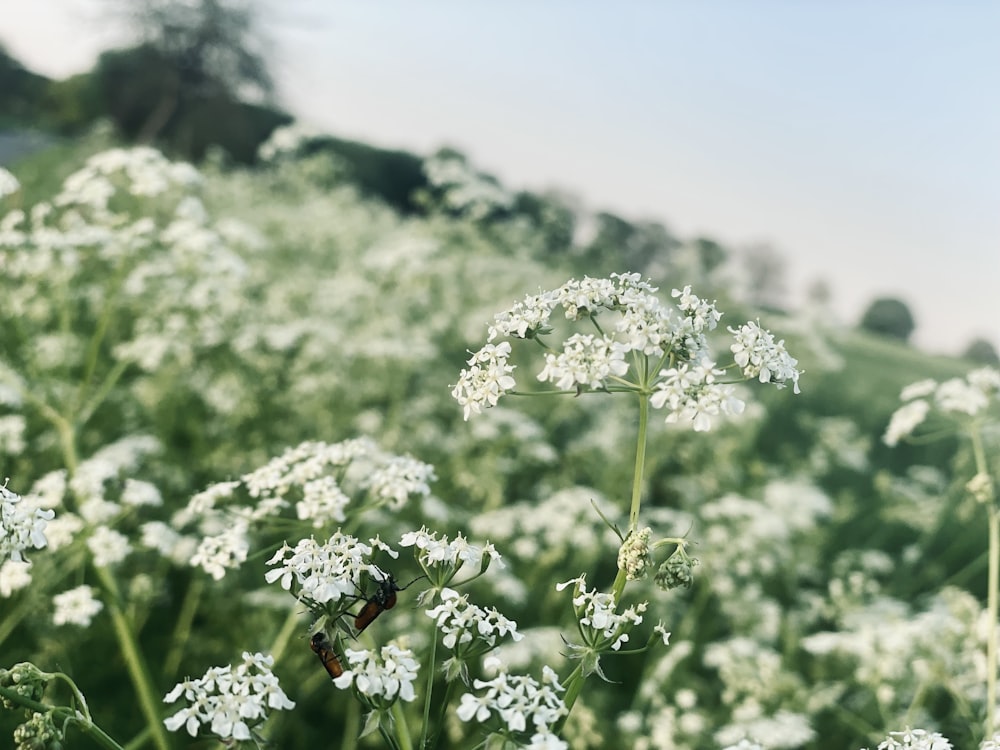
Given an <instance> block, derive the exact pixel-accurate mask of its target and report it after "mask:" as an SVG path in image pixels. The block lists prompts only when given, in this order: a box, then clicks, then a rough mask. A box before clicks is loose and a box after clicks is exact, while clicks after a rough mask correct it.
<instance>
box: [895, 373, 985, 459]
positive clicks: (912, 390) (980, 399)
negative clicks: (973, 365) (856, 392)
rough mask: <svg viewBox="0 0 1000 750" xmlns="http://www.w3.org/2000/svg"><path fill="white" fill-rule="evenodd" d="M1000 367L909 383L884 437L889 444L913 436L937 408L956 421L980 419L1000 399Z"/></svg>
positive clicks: (942, 413) (900, 396)
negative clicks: (961, 376)
mask: <svg viewBox="0 0 1000 750" xmlns="http://www.w3.org/2000/svg"><path fill="white" fill-rule="evenodd" d="M998 397H1000V370H997V369H996V368H995V367H981V368H979V369H977V370H973V371H971V372H970V373H969V374H968V375H966V376H965V377H964V378H951V379H950V380H946V381H944V382H943V383H938V382H937V381H936V380H933V379H931V378H928V379H926V380H920V381H918V382H916V383H911V384H910V385H908V386H906V387H905V388H904V389H903V391H902V393H900V394H899V398H900V400H901V401H903V402H904V404H903V405H902V406H901V407H899V408H898V409H897V410H896V411H895V413H894V414H893V415H892V418H891V419H890V420H889V426H888V427H887V428H886V431H885V435H883V436H882V441H883V442H884V443H885V444H886V445H889V446H893V445H896V444H897V443H899V441H900V440H903V439H904V438H907V437H909V436H910V435H912V434H913V432H914V431H915V430H916V429H917V427H919V426H920V425H921V424H922V423H923V422H924V420H926V419H927V417H928V416H929V415H930V414H931V413H932V412H933V413H937V414H939V415H941V416H942V417H944V418H946V419H948V420H950V421H952V422H967V421H969V420H974V419H977V418H978V417H979V416H980V415H981V414H983V413H985V412H986V411H987V410H988V409H990V408H991V407H992V408H993V409H996V407H997V404H998V402H1000V398H998Z"/></svg>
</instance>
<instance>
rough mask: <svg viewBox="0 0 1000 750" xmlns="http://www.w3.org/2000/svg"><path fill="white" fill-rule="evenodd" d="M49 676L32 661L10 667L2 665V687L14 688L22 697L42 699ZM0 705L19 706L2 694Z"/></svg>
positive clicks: (0, 684) (7, 706) (0, 679)
mask: <svg viewBox="0 0 1000 750" xmlns="http://www.w3.org/2000/svg"><path fill="white" fill-rule="evenodd" d="M48 681H49V678H48V677H47V676H46V675H45V674H43V673H42V671H41V670H39V669H38V667H36V666H35V665H34V664H32V663H30V662H20V663H19V664H15V665H14V666H13V667H11V668H10V669H3V668H2V667H0V687H3V688H7V689H8V690H13V691H14V692H15V693H17V694H18V695H20V696H21V697H22V698H27V699H28V700H33V701H40V700H41V699H42V694H43V693H44V692H45V685H46V683H47V682H48ZM0 706H3V707H4V708H8V709H15V708H19V706H17V705H15V704H14V703H13V701H11V700H10V699H9V698H6V697H4V696H0Z"/></svg>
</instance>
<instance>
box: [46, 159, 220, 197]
mask: <svg viewBox="0 0 1000 750" xmlns="http://www.w3.org/2000/svg"><path fill="white" fill-rule="evenodd" d="M119 176H120V177H122V178H124V180H125V189H126V190H127V192H129V193H130V194H132V195H136V196H155V195H159V194H161V193H164V192H166V191H167V190H169V189H170V188H171V187H174V186H177V187H180V188H190V187H192V186H194V185H197V184H198V183H199V182H200V181H201V175H200V174H199V173H198V170H197V169H195V168H194V167H193V166H191V165H190V164H186V163H184V162H171V161H169V160H168V159H167V158H166V157H165V156H163V154H161V153H160V152H159V151H157V150H156V149H154V148H149V147H141V146H140V147H136V148H129V149H121V148H115V149H111V150H109V151H103V152H101V153H99V154H95V155H94V156H92V157H90V158H89V159H88V160H87V164H86V165H85V166H84V167H83V169H80V170H78V171H77V172H74V173H73V174H71V175H70V176H69V177H67V178H66V180H65V182H64V183H63V189H62V192H61V193H59V195H58V196H56V199H55V205H57V206H87V207H89V208H91V209H94V210H95V211H99V212H106V211H107V209H108V202H109V201H110V199H111V198H112V197H113V196H114V195H115V193H116V192H117V185H116V182H115V181H116V179H117V178H118V177H119Z"/></svg>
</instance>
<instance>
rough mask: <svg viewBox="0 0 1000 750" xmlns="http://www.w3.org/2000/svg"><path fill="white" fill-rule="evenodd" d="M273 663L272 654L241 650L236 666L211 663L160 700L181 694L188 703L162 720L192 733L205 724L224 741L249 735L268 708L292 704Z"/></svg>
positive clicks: (166, 700) (292, 705)
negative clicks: (211, 665) (241, 655)
mask: <svg viewBox="0 0 1000 750" xmlns="http://www.w3.org/2000/svg"><path fill="white" fill-rule="evenodd" d="M273 664H274V657H273V656H264V655H263V654H261V653H255V654H251V653H249V652H246V651H244V652H243V662H242V663H241V664H239V665H238V666H237V667H236V668H235V669H234V668H233V667H232V665H229V664H227V665H226V666H224V667H212V668H211V669H209V670H208V671H207V672H206V673H205V675H204V676H203V677H199V678H197V679H194V680H184V682H181V683H178V684H177V685H176V686H175V687H174V689H173V690H171V691H170V692H169V693H167V695H166V697H164V699H163V702H164V703H173V702H174V701H176V700H177V699H178V698H181V697H183V698H184V699H185V700H186V701H187V702H188V706H187V708H182V709H181V710H180V711H178V712H177V713H175V714H174V715H173V716H171V717H169V718H167V719H164V720H163V723H164V724H165V725H166V727H167V729H169V730H170V731H171V732H176V731H177V730H178V729H180V728H181V727H184V728H185V729H186V730H187V733H188V734H190V735H191V736H192V737H195V736H197V734H198V731H199V730H200V729H201V727H203V726H204V727H207V728H208V729H209V731H210V732H211V733H212V734H214V735H215V736H217V737H218V738H219V739H221V740H224V741H225V740H229V741H232V740H250V739H252V737H253V735H252V734H251V730H252V729H254V728H255V727H257V726H258V725H259V724H262V723H263V722H264V721H265V720H266V719H267V714H268V710H269V709H273V710H275V711H282V710H287V709H290V708H294V707H295V703H294V702H293V701H291V700H289V699H288V696H287V695H285V691H284V690H282V689H281V686H280V685H279V684H278V678H277V677H275V675H274V673H273V672H271V666H272V665H273ZM227 744H228V743H227Z"/></svg>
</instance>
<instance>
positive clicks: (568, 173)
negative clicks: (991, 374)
mask: <svg viewBox="0 0 1000 750" xmlns="http://www.w3.org/2000/svg"><path fill="white" fill-rule="evenodd" d="M26 6H31V7H26ZM107 7H108V5H107V3H100V2H96V0H33V2H32V3H18V4H16V6H13V7H9V8H5V9H4V12H3V13H2V14H0V40H2V41H4V42H5V43H6V44H7V45H8V47H9V48H10V49H11V51H12V52H14V53H15V54H16V55H18V56H20V57H21V58H22V59H24V60H25V61H26V62H28V63H29V64H30V65H32V66H34V67H35V68H36V69H39V70H41V71H42V72H45V73H48V74H53V75H64V74H66V73H69V72H75V71H78V70H83V69H86V68H87V67H89V65H90V63H91V62H92V60H93V58H94V55H95V54H96V52H97V51H98V50H99V49H100V47H101V45H102V44H105V43H107V42H108V41H109V40H111V39H113V38H114V37H113V35H114V33H115V32H114V28H113V27H109V26H108V24H107V23H105V19H104V18H103V17H102V13H103V9H104V8H107ZM264 19H265V23H266V27H267V29H268V32H269V34H270V36H271V38H272V40H273V48H274V61H275V70H276V73H277V76H278V80H279V85H280V87H281V90H282V92H283V97H284V102H285V104H286V106H288V107H289V108H290V109H291V110H292V111H293V112H295V113H296V114H298V115H299V116H301V117H302V118H303V119H304V120H306V121H308V122H310V123H312V124H314V125H316V126H319V127H321V128H323V129H327V130H329V131H331V132H333V133H336V134H338V135H343V136H347V137H354V138H358V139H361V140H366V141H369V142H373V143H377V144H380V145H385V146H393V147H403V148H410V149H414V150H417V151H420V152H429V151H431V150H433V149H435V148H437V147H438V146H441V145H445V144H447V145H453V146H457V147H458V148H460V149H462V150H464V151H465V152H467V153H468V154H469V155H470V156H471V157H472V158H473V160H474V161H475V162H476V163H477V164H478V165H480V166H481V167H482V168H484V169H486V170H487V171H491V172H494V173H495V174H497V175H499V176H500V177H501V178H502V179H504V181H505V182H507V183H508V184H509V185H511V186H514V187H529V188H543V187H561V188H565V189H567V190H569V191H571V192H575V193H577V194H579V195H580V196H581V197H582V198H583V199H584V201H585V203H586V204H587V205H588V206H590V207H593V208H610V209H613V210H615V211H617V212H620V213H621V214H623V215H625V216H628V217H632V218H644V217H648V218H655V219H659V220H662V221H664V222H665V223H666V224H667V225H668V226H669V227H670V228H671V229H672V230H673V231H674V232H676V233H678V234H680V235H682V236H691V235H693V234H707V235H710V236H714V237H716V238H718V239H720V240H722V241H724V242H726V243H727V244H729V245H731V246H734V247H744V246H747V245H751V244H754V243H759V242H767V243H770V244H771V245H772V246H773V247H774V248H775V249H776V250H778V251H779V252H780V253H782V254H783V255H784V256H785V257H786V258H787V259H788V264H789V280H790V281H791V283H792V287H793V301H794V300H795V295H794V292H795V291H797V290H800V289H802V288H804V286H805V285H806V284H807V283H809V282H811V281H813V280H816V279H820V278H821V279H824V280H825V281H827V282H828V283H829V284H830V286H831V287H832V289H833V295H834V299H833V303H834V307H835V308H836V310H837V313H838V315H839V316H840V317H841V319H842V320H844V321H846V322H853V321H855V320H856V319H857V318H858V317H859V316H860V313H861V311H862V310H863V308H864V307H865V305H866V304H867V303H868V302H869V301H870V300H871V299H872V298H874V297H875V296H879V295H892V296H898V297H900V298H902V299H904V300H905V301H906V302H907V303H908V304H909V305H910V306H911V308H912V309H913V310H914V313H915V315H916V318H917V324H918V328H917V333H916V337H915V338H916V341H917V343H918V344H920V345H921V346H923V347H924V348H926V349H928V350H932V351H944V352H956V351H958V350H960V349H961V348H963V347H964V345H965V344H966V343H967V342H968V341H969V340H970V339H971V338H972V337H973V336H985V337H987V338H989V339H991V340H992V341H994V342H995V343H996V345H997V346H998V347H1000V293H998V286H1000V96H998V94H997V92H998V91H1000V44H998V43H997V40H998V39H1000V3H997V2H986V1H985V0H982V1H980V2H967V1H966V2H962V1H961V0H959V1H957V2H948V3H945V2H933V3H932V2H920V1H919V0H915V1H910V2H902V1H896V0H876V1H873V2H860V1H853V0H847V1H846V2H835V3H834V2H830V3H820V2H792V0H786V1H784V2H777V1H764V0H742V1H740V2H737V1H736V0H732V1H730V2H725V1H721V0H720V1H717V2H712V3H695V2H671V1H668V0H664V1H662V2H652V1H649V2H634V1H633V2H620V3H611V2H600V3H598V2H586V1H583V0H575V1H573V2H571V1H570V0H545V1H544V2H539V1H536V2H527V0H523V1H521V2H516V1H509V2H499V0H496V1H494V2H486V1H482V2H468V1H466V2H462V1H461V0H451V1H450V2H445V1H444V0H424V1H423V2H413V1H412V0H409V1H406V0H378V1H377V2H360V0H356V1H354V2H333V1H330V0H292V1H291V2H287V3H285V4H279V3H273V4H272V5H271V6H270V7H268V8H266V9H265V12H264ZM659 281H661V283H662V285H663V286H669V285H671V284H675V283H678V282H681V283H682V280H666V279H664V280H659Z"/></svg>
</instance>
